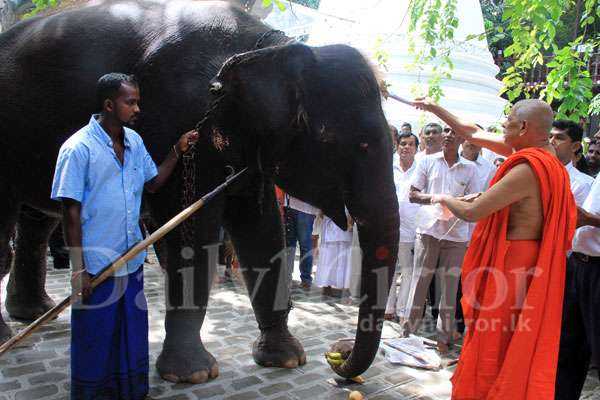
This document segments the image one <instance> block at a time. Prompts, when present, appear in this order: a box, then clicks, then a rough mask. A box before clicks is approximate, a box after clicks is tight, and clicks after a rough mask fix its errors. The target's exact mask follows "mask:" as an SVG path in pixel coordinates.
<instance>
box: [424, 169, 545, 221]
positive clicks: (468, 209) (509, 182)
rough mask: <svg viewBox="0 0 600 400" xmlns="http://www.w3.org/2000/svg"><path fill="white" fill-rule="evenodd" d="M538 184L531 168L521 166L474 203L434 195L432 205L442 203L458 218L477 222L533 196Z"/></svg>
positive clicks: (447, 196) (511, 171) (512, 170)
mask: <svg viewBox="0 0 600 400" xmlns="http://www.w3.org/2000/svg"><path fill="white" fill-rule="evenodd" d="M537 184H538V183H537V178H536V176H535V173H534V172H533V170H532V169H531V167H530V166H529V165H528V164H519V165H517V166H515V167H513V168H512V169H511V170H510V171H509V172H508V173H507V174H506V175H505V176H504V177H503V178H502V179H500V180H499V181H498V182H497V183H496V184H495V185H494V186H492V187H491V188H489V189H488V190H487V191H486V192H485V193H482V194H481V196H479V197H478V198H477V199H476V200H475V201H473V202H467V201H463V200H460V199H456V198H454V197H452V196H449V195H434V196H433V198H432V203H441V204H443V205H444V206H446V207H448V209H450V211H452V213H453V214H454V215H456V216H457V217H458V218H460V219H462V220H465V221H468V222H475V221H479V220H480V219H483V218H485V217H487V216H488V215H490V214H492V213H495V212H496V211H498V210H501V209H503V208H504V207H508V206H510V205H511V204H513V203H516V202H517V201H520V200H522V199H524V198H526V197H528V196H530V195H532V188H535V185H537Z"/></svg>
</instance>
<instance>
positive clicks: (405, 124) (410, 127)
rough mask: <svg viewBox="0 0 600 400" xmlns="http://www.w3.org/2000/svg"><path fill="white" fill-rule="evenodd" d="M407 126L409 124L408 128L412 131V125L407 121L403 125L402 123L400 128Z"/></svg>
mask: <svg viewBox="0 0 600 400" xmlns="http://www.w3.org/2000/svg"><path fill="white" fill-rule="evenodd" d="M405 126H408V128H409V129H410V130H411V131H412V125H411V124H409V123H408V122H405V123H403V124H402V125H400V129H402V128H404V127H405Z"/></svg>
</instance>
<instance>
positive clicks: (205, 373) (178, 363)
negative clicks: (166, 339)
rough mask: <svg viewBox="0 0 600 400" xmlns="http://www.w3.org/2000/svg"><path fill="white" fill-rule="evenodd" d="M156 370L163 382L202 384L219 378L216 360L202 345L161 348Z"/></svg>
mask: <svg viewBox="0 0 600 400" xmlns="http://www.w3.org/2000/svg"><path fill="white" fill-rule="evenodd" d="M156 369H157V370H158V373H159V375H160V376H161V377H162V378H163V379H164V380H167V381H169V382H175V383H177V382H186V383H204V382H206V381H208V380H209V379H214V378H216V377H217V376H219V365H218V364H217V360H215V358H214V357H213V355H212V354H210V353H209V352H208V351H206V349H205V348H204V346H203V345H202V344H200V346H198V347H196V348H187V347H186V348H184V346H182V347H181V348H180V349H176V350H175V349H165V348H163V350H162V352H161V353H160V356H159V357H158V359H157V360H156Z"/></svg>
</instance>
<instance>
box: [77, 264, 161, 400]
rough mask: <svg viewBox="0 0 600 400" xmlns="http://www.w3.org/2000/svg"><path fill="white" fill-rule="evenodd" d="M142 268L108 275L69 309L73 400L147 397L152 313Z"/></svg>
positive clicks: (111, 399) (115, 399)
mask: <svg viewBox="0 0 600 400" xmlns="http://www.w3.org/2000/svg"><path fill="white" fill-rule="evenodd" d="M143 288H144V275H143V270H142V268H140V269H139V270H138V271H136V272H133V273H131V274H129V275H126V276H121V277H110V278H109V279H107V280H106V281H104V282H103V283H102V284H100V285H99V286H98V287H96V288H95V289H94V291H93V292H92V294H91V295H90V297H88V298H87V299H86V300H84V301H83V304H79V305H73V308H72V311H71V400H109V399H110V400H142V399H144V398H145V397H146V396H147V395H148V389H149V386H148V369H149V361H148V310H147V305H146V298H145V296H144V292H143Z"/></svg>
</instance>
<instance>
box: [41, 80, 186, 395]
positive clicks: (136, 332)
mask: <svg viewBox="0 0 600 400" xmlns="http://www.w3.org/2000/svg"><path fill="white" fill-rule="evenodd" d="M96 94H97V100H98V103H99V107H100V108H101V110H102V111H101V113H100V114H99V115H92V117H91V118H90V122H89V124H88V125H86V126H84V127H83V128H81V129H80V130H79V131H78V132H76V133H75V134H74V135H73V136H71V137H70V138H69V139H68V140H67V141H66V142H65V143H64V144H63V145H62V147H61V149H60V152H59V154H58V160H57V162H56V170H55V174H54V182H53V184H52V195H51V197H52V199H54V200H58V201H61V202H62V204H63V224H64V229H65V236H66V242H67V245H68V246H69V249H70V255H71V263H72V268H73V275H72V278H71V284H72V289H73V294H74V295H75V296H77V295H79V294H81V295H82V296H83V300H82V302H81V303H79V304H77V305H74V306H73V309H72V312H71V399H72V400H85V399H92V398H93V399H96V398H107V399H108V398H111V399H122V400H130V399H131V400H139V399H145V398H146V396H147V394H148V369H149V367H148V366H149V362H148V312H147V307H146V299H145V297H144V293H143V273H142V270H141V269H140V267H141V266H142V264H143V262H144V257H145V252H142V253H140V254H139V255H138V256H137V257H135V258H134V259H132V260H131V261H130V262H128V263H127V266H126V267H124V268H122V269H121V270H119V271H117V272H116V273H115V274H114V276H113V277H111V278H109V279H108V280H106V281H105V282H104V283H102V284H101V285H99V286H98V287H96V288H95V289H94V291H93V292H92V290H91V286H90V279H91V277H92V276H94V275H96V274H98V273H99V272H100V271H101V270H102V269H103V268H104V267H106V266H107V265H109V264H110V263H111V262H113V261H115V260H116V259H117V258H118V257H119V255H120V254H122V253H124V252H125V251H126V250H127V249H129V248H130V247H132V246H133V245H134V244H135V243H136V242H138V241H140V240H142V234H141V231H140V227H139V219H140V205H141V199H142V192H143V190H144V189H146V190H147V191H149V192H155V191H156V190H158V189H159V188H160V187H161V186H162V185H163V184H164V183H165V181H166V180H167V179H168V177H169V176H170V175H171V173H172V172H173V169H174V168H175V166H176V165H177V160H178V159H179V157H180V156H181V154H183V153H185V152H186V151H187V150H188V148H189V146H190V144H191V143H193V142H195V141H196V140H197V133H196V132H195V131H190V132H187V133H185V134H183V135H182V136H181V137H180V138H179V140H178V141H177V143H176V144H175V145H173V147H172V149H171V151H170V152H169V153H168V155H167V157H166V158H165V160H164V161H163V162H162V164H161V165H160V166H159V167H158V168H157V167H156V165H155V164H154V161H152V158H151V157H150V155H149V154H148V152H147V151H146V148H145V146H144V143H143V141H142V139H141V137H140V136H139V135H138V134H137V133H136V132H135V131H133V130H132V129H129V128H128V127H127V126H131V125H132V124H133V123H135V121H136V119H137V117H138V115H139V113H140V108H139V105H138V103H139V100H140V94H139V88H138V84H137V82H136V81H135V78H134V77H133V76H129V75H125V74H119V73H111V74H107V75H104V76H102V77H101V78H100V79H99V80H98V84H97V87H96Z"/></svg>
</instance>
